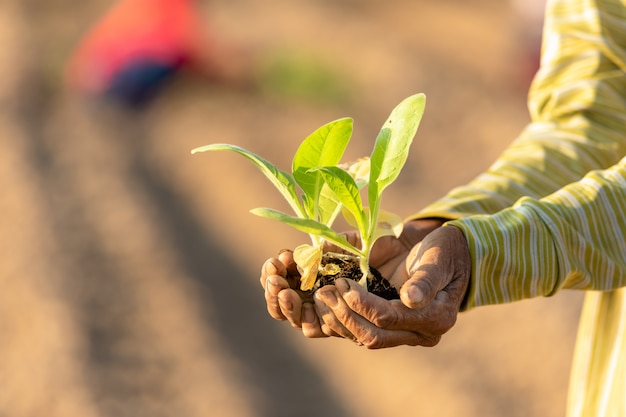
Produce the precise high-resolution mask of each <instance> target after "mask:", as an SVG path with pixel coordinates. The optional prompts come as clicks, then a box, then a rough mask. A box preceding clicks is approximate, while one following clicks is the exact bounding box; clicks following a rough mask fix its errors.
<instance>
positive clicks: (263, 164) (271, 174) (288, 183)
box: [191, 143, 305, 216]
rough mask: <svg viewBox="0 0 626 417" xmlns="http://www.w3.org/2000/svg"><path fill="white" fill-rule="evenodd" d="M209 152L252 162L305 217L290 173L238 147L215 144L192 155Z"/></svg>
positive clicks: (197, 150)
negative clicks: (219, 152)
mask: <svg viewBox="0 0 626 417" xmlns="http://www.w3.org/2000/svg"><path fill="white" fill-rule="evenodd" d="M209 151H232V152H235V153H238V154H239V155H242V156H244V157H246V158H247V159H249V160H250V161H252V163H254V165H256V166H257V167H258V168H259V169H260V170H261V172H263V174H265V176H266V177H267V178H268V179H269V180H270V181H271V182H272V183H273V184H274V186H275V187H276V188H277V189H278V191H280V193H281V194H282V195H283V197H284V198H285V200H287V202H288V203H289V205H290V206H291V208H292V209H293V210H294V211H295V212H296V214H297V215H299V216H305V213H304V209H303V207H302V204H301V203H300V200H299V199H298V194H297V192H296V183H295V180H294V178H293V177H292V176H291V175H290V174H289V173H287V172H285V171H282V170H280V169H278V168H277V167H276V166H274V165H273V164H272V163H271V162H269V161H267V160H265V159H263V158H261V157H260V156H258V155H256V154H254V153H252V152H250V151H248V150H246V149H243V148H241V147H239V146H236V145H229V144H225V143H215V144H212V145H206V146H201V147H199V148H195V149H193V150H192V151H191V153H192V154H195V153H199V152H209Z"/></svg>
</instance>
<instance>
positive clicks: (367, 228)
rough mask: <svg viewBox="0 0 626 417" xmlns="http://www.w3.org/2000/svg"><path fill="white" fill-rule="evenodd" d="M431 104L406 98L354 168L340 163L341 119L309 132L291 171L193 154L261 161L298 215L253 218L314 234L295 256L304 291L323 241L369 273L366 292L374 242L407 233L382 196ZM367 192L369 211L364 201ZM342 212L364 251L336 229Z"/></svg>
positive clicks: (270, 212)
mask: <svg viewBox="0 0 626 417" xmlns="http://www.w3.org/2000/svg"><path fill="white" fill-rule="evenodd" d="M425 102H426V97H425V96H424V94H416V95H413V96H410V97H408V98H406V99H404V100H403V101H402V102H401V103H400V104H399V105H398V106H396V108H394V109H393V111H392V112H391V114H390V116H389V118H388V119H387V121H386V122H385V123H384V124H383V126H382V128H381V130H380V132H379V134H378V136H377V137H376V141H375V144H374V148H373V150H372V153H371V155H370V156H369V157H366V158H361V159H360V160H358V161H356V162H355V163H352V164H339V163H340V160H341V158H342V156H343V154H344V151H345V149H346V147H347V145H348V142H349V141H350V138H351V136H352V127H353V121H352V119H350V118H342V119H338V120H335V121H333V122H330V123H328V124H326V125H324V126H322V127H320V128H319V129H317V130H316V131H314V132H313V133H312V134H310V135H309V136H308V137H307V138H306V139H305V140H304V141H303V142H302V144H300V146H299V147H298V149H297V151H296V153H295V155H294V157H293V161H292V166H291V173H289V172H286V171H283V170H280V169H279V168H277V167H276V166H275V165H274V164H272V163H270V162H269V161H267V160H265V159H263V158H262V157H260V156H258V155H256V154H254V153H252V152H250V151H248V150H246V149H243V148H241V147H238V146H235V145H229V144H221V143H218V144H211V145H206V146H202V147H199V148H196V149H194V150H192V153H198V152H206V151H222V150H227V151H232V152H236V153H238V154H240V155H242V156H244V157H246V158H247V159H249V160H250V161H251V162H252V163H254V165H256V166H257V167H258V168H259V169H260V170H261V172H263V174H265V176H266V177H267V178H268V179H269V180H270V181H271V182H272V183H273V184H274V186H275V187H276V188H277V189H278V190H279V191H280V193H281V194H282V196H283V197H284V198H285V200H286V201H287V202H288V203H289V205H290V207H291V208H292V209H293V211H294V213H295V215H290V214H286V213H283V212H281V211H278V210H274V209H271V208H255V209H253V210H251V212H252V213H253V214H256V215H258V216H261V217H266V218H269V219H274V220H278V221H280V222H282V223H284V224H286V225H288V226H291V227H293V228H295V229H297V230H299V231H301V232H304V233H307V234H308V235H309V236H310V238H311V244H306V245H301V246H299V247H297V248H296V249H295V250H294V260H295V262H296V264H297V265H298V268H299V270H300V272H301V275H302V277H301V285H300V289H301V290H303V291H309V290H311V289H312V288H313V287H314V284H315V280H316V277H317V274H318V272H319V270H320V265H321V259H322V247H323V244H324V241H327V242H330V243H332V244H334V245H336V246H337V247H339V248H341V249H343V250H345V251H347V252H350V253H352V254H354V255H355V256H356V257H357V258H358V259H359V266H360V269H361V272H362V273H363V275H362V277H361V279H360V281H359V283H360V284H361V285H363V286H365V287H366V288H367V278H368V277H369V276H370V270H369V258H370V253H371V250H372V247H373V245H374V243H375V242H376V240H378V239H379V238H381V237H383V236H386V235H395V236H396V237H398V236H399V235H400V233H401V232H402V225H403V222H402V219H401V218H400V217H399V216H398V215H394V214H392V213H388V212H386V211H384V210H382V209H381V198H382V194H383V191H384V190H385V189H386V188H387V187H388V186H389V185H390V184H391V183H393V182H394V181H395V180H396V178H397V177H398V175H399V174H400V171H401V169H402V167H403V166H404V164H405V163H406V160H407V157H408V153H409V147H410V145H411V143H412V141H413V138H414V136H415V134H416V132H417V128H418V126H419V123H420V120H421V119H422V115H423V113H424V106H425ZM366 187H367V192H366V195H367V205H366V204H364V201H363V198H362V190H364V189H365V188H366ZM363 194H365V192H363ZM339 214H341V215H342V216H343V217H344V218H345V219H346V221H347V222H348V223H349V224H350V225H351V226H353V227H355V228H356V229H357V230H358V231H359V233H360V236H361V245H360V247H356V246H353V245H352V244H350V243H349V242H348V240H347V239H346V238H345V236H344V235H343V234H341V233H339V232H337V231H335V230H333V229H332V225H333V223H334V221H335V220H336V218H337V217H338V216H339Z"/></svg>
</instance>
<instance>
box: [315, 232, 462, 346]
mask: <svg viewBox="0 0 626 417" xmlns="http://www.w3.org/2000/svg"><path fill="white" fill-rule="evenodd" d="M470 272H471V259H470V255H469V249H468V245H467V241H466V239H465V236H464V235H463V233H462V232H461V230H460V229H458V228H456V227H454V226H445V227H441V228H438V229H437V230H435V231H433V232H432V233H431V234H429V235H428V236H426V238H425V239H424V240H423V241H422V242H421V243H420V244H419V245H416V246H415V247H414V248H413V249H412V250H411V252H410V254H409V255H408V257H407V258H406V263H405V272H404V275H405V276H406V277H408V278H407V280H406V281H405V282H404V284H403V285H402V288H401V290H400V300H392V301H387V300H384V299H382V298H380V297H377V296H375V295H374V294H371V293H369V292H367V291H366V290H365V289H364V288H362V287H361V286H359V285H358V284H357V283H354V282H351V281H349V280H338V281H337V282H336V283H335V285H334V286H326V287H324V288H321V289H320V290H318V292H317V293H316V294H315V303H316V309H317V312H318V315H319V322H320V328H321V329H322V331H323V333H324V334H326V335H340V336H342V337H344V338H347V339H351V340H353V341H354V342H356V343H358V344H360V345H365V346H366V347H368V348H370V349H379V348H385V347H392V346H398V345H411V346H415V345H421V346H434V345H436V344H437V343H439V340H440V339H441V336H442V335H443V334H444V333H445V332H447V331H448V330H449V329H451V328H452V326H454V324H455V323H456V318H457V314H458V312H459V309H460V306H461V303H462V301H463V298H464V296H465V293H466V291H467V287H468V283H469V278H470ZM398 274H400V273H399V272H398Z"/></svg>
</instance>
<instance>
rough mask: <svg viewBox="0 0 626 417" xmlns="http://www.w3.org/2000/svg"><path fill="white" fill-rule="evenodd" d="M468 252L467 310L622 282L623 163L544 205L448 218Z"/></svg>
mask: <svg viewBox="0 0 626 417" xmlns="http://www.w3.org/2000/svg"><path fill="white" fill-rule="evenodd" d="M450 224H451V225H454V226H457V227H459V228H460V229H461V230H462V231H463V232H464V235H465V237H466V238H467V240H468V243H469V247H470V253H471V254H472V255H473V259H474V263H473V266H472V280H471V282H470V289H469V291H468V295H467V297H466V304H465V305H464V306H463V307H464V308H470V307H474V306H478V305H484V304H493V303H503V302H510V301H516V300H521V299H524V298H531V297H536V296H542V295H543V296H548V295H551V294H553V293H554V292H556V291H557V290H559V289H561V288H577V289H587V290H589V289H591V290H610V289H615V288H619V287H623V286H625V285H626V158H624V159H622V161H621V162H620V163H619V164H617V165H615V166H613V167H611V168H609V169H607V170H603V171H593V172H591V173H589V174H588V175H587V176H585V177H584V178H583V179H582V180H581V181H578V182H576V183H572V184H570V185H568V186H566V187H564V188H562V189H561V190H559V191H557V192H555V193H554V194H552V195H550V196H548V197H545V198H543V199H541V200H535V199H532V198H529V197H525V198H522V199H521V200H520V201H518V202H517V203H516V204H515V205H514V206H513V207H512V208H509V209H506V210H503V211H501V212H499V213H497V214H495V215H490V216H472V217H468V218H466V219H463V220H459V221H453V222H451V223H450Z"/></svg>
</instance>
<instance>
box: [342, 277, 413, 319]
mask: <svg viewBox="0 0 626 417" xmlns="http://www.w3.org/2000/svg"><path fill="white" fill-rule="evenodd" d="M335 286H336V288H337V291H338V292H339V293H340V294H341V297H342V299H343V300H344V301H345V302H346V305H347V306H348V307H349V308H350V309H351V310H352V311H354V312H355V313H357V314H358V315H359V316H361V317H363V318H364V319H365V320H367V321H368V322H370V323H372V324H373V325H375V326H376V327H379V328H381V329H388V330H409V331H419V330H420V328H419V323H417V316H418V315H417V314H416V313H415V312H414V311H413V310H411V309H409V308H408V307H406V306H405V305H403V304H402V303H401V302H400V301H399V300H392V301H389V300H385V299H383V298H381V297H378V296H377V295H375V294H372V293H370V292H368V291H367V290H366V289H365V288H363V287H362V286H361V285H359V284H358V283H356V282H354V281H352V280H349V279H338V280H337V281H336V282H335ZM346 317H347V316H346ZM344 326H346V327H347V328H348V329H349V330H351V331H352V327H351V326H350V325H347V324H346V323H344Z"/></svg>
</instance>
